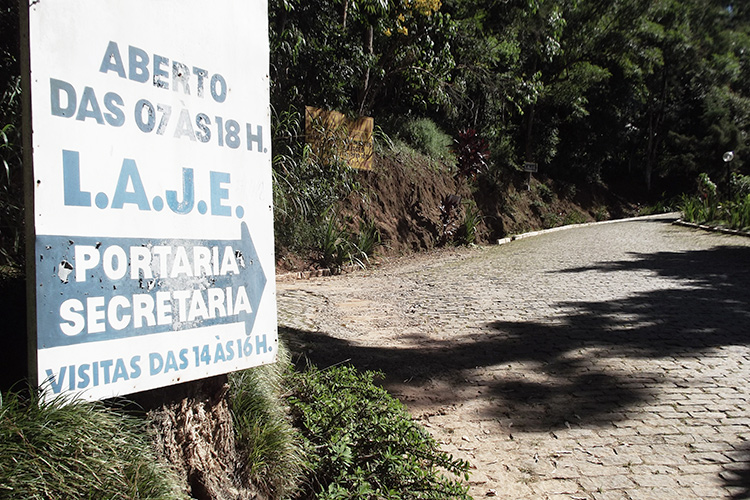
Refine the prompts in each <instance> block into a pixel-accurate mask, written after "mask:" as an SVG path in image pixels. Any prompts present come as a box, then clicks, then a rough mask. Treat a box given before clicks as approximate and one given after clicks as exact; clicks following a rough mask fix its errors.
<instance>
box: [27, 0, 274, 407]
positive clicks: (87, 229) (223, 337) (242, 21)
mask: <svg viewBox="0 0 750 500" xmlns="http://www.w3.org/2000/svg"><path fill="white" fill-rule="evenodd" d="M21 10H22V16H23V18H24V19H22V32H23V38H24V42H23V45H24V50H25V54H24V85H25V87H24V95H25V103H24V104H25V109H24V119H25V127H24V128H25V130H24V133H25V136H24V139H25V144H26V147H25V151H26V153H27V156H26V158H25V163H26V185H27V214H28V215H27V247H28V252H29V255H28V258H27V261H28V263H29V269H28V274H27V276H29V280H28V281H29V286H28V293H29V303H30V304H32V305H33V306H32V308H31V311H30V313H29V319H30V321H29V323H30V328H29V330H30V332H29V354H30V358H31V359H30V363H29V364H30V376H31V378H32V380H35V381H36V382H37V383H38V384H40V385H41V386H43V387H44V388H45V390H46V391H47V393H51V394H61V393H64V394H74V395H78V396H80V397H83V398H86V399H100V398H106V397H112V396H118V395H123V394H128V393H133V392H138V391H143V390H147V389H152V388H156V387H162V386H166V385H171V384H175V383H178V382H186V381H190V380H196V379H200V378H204V377H209V376H213V375H218V374H223V373H227V372H229V371H234V370H238V369H244V368H248V367H252V366H256V365H260V364H265V363H270V362H273V361H274V360H275V356H276V348H277V326H276V303H275V280H274V248H273V214H272V192H271V151H270V149H271V138H270V106H269V78H268V66H269V53H268V52H269V48H268V28H267V22H268V21H267V19H268V15H267V4H266V2H265V1H257V0H218V1H216V2H211V3H206V2H199V1H196V0H163V1H159V2H153V1H151V0H56V1H54V2H49V1H47V2H45V1H41V2H39V1H36V0H35V1H31V2H29V4H28V8H27V9H23V8H22V9H21ZM70 26H77V28H76V29H69V28H68V27H70ZM34 278H35V279H34Z"/></svg>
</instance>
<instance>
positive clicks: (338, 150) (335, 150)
mask: <svg viewBox="0 0 750 500" xmlns="http://www.w3.org/2000/svg"><path fill="white" fill-rule="evenodd" d="M374 123H375V122H374V120H373V119H372V118H371V117H368V116H362V117H359V118H357V119H354V120H351V119H348V118H347V117H346V116H345V115H343V114H342V113H339V112H338V111H325V110H322V109H318V108H313V107H311V106H305V142H307V143H308V144H310V146H311V147H312V149H313V151H314V152H315V154H316V155H317V156H318V157H319V158H321V159H323V160H324V161H330V160H331V159H332V157H334V156H339V157H340V159H341V160H343V161H344V162H346V163H347V164H348V165H349V166H350V167H352V168H358V169H361V170H371V169H372V156H373V139H372V131H373V127H374Z"/></svg>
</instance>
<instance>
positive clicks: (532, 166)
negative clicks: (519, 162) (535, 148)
mask: <svg viewBox="0 0 750 500" xmlns="http://www.w3.org/2000/svg"><path fill="white" fill-rule="evenodd" d="M523 171H524V172H530V173H535V172H538V171H539V164H538V163H534V162H531V161H527V162H525V163H524V164H523Z"/></svg>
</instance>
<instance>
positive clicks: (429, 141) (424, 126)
mask: <svg viewBox="0 0 750 500" xmlns="http://www.w3.org/2000/svg"><path fill="white" fill-rule="evenodd" d="M400 135H401V136H402V137H403V139H404V140H405V141H406V142H407V143H408V144H410V145H411V146H412V147H414V148H415V149H416V150H417V151H419V152H421V153H423V154H424V155H425V156H428V157H429V158H432V159H434V160H438V161H441V162H446V163H448V164H450V165H455V163H456V158H455V154H454V153H453V151H452V146H453V139H452V138H451V136H449V135H448V134H446V133H445V132H443V131H442V130H440V128H439V127H438V126H437V125H436V124H435V122H434V121H432V120H430V119H429V118H417V119H415V120H409V121H407V122H406V123H405V124H404V125H403V129H402V130H401V133H400Z"/></svg>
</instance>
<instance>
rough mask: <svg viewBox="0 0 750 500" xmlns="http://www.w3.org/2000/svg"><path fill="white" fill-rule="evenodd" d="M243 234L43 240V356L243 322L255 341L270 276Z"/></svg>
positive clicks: (40, 320)
mask: <svg viewBox="0 0 750 500" xmlns="http://www.w3.org/2000/svg"><path fill="white" fill-rule="evenodd" d="M241 233H242V234H241V239H239V240H168V241H163V240H155V239H138V238H108V239H105V240H101V239H97V238H92V237H69V236H64V237H63V236H49V235H37V241H36V251H37V255H38V258H39V261H38V263H37V283H40V284H43V286H41V285H40V286H39V287H38V289H37V311H38V318H37V322H38V326H39V327H38V332H39V333H38V335H39V337H38V338H39V345H40V348H48V347H56V346H61V345H72V344H79V343H83V342H96V341H100V340H109V339H116V338H125V337H133V336H140V335H149V334H153V333H161V332H167V331H175V330H183V329H187V328H198V327H203V326H211V325H219V324H226V323H236V322H245V329H246V332H247V334H248V335H249V334H250V332H251V330H252V325H253V323H254V321H255V315H256V314H257V310H258V305H259V303H260V298H261V295H262V293H263V289H264V288H265V285H266V276H265V273H264V272H263V269H262V268H261V266H260V262H259V260H258V255H257V252H256V249H255V245H254V244H253V241H252V238H251V237H250V234H249V232H248V228H247V225H246V224H245V223H242V224H241ZM51 276H52V277H54V279H51V280H50V277H51Z"/></svg>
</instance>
